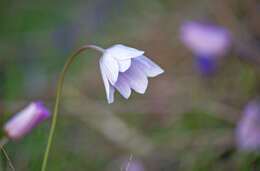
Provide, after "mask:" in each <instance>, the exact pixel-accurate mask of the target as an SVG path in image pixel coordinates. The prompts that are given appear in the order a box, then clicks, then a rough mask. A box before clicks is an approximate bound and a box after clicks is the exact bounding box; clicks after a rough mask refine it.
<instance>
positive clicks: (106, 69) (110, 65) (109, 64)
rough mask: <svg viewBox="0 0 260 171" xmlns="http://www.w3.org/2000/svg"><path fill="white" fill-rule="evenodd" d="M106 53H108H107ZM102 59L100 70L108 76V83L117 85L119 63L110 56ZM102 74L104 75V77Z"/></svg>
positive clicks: (107, 55) (104, 56)
mask: <svg viewBox="0 0 260 171" xmlns="http://www.w3.org/2000/svg"><path fill="white" fill-rule="evenodd" d="M105 53H106V52H105ZM105 53H104V55H103V56H102V57H101V58H100V61H99V64H100V68H101V69H102V71H103V74H104V75H105V76H106V78H107V79H108V81H109V82H110V83H111V84H112V85H114V84H115V83H116V80H117V77H118V72H119V66H118V63H117V61H116V60H115V59H114V58H112V57H111V56H110V54H106V55H105ZM103 74H102V75H103Z"/></svg>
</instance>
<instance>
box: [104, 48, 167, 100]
mask: <svg viewBox="0 0 260 171" xmlns="http://www.w3.org/2000/svg"><path fill="white" fill-rule="evenodd" d="M143 54H144V51H141V50H137V49H134V48H130V47H127V46H124V45H120V44H117V45H114V46H112V47H110V48H108V49H106V50H105V51H104V54H103V56H102V57H101V58H100V61H99V63H100V70H101V75H102V78H103V81H104V85H105V89H106V95H107V100H108V103H113V101H114V91H115V89H117V90H118V91H119V93H120V94H121V95H122V96H123V97H124V98H126V99H128V98H129V97H130V95H131V89H133V90H134V91H135V92H137V93H140V94H143V93H145V90H146V88H147V85H148V79H147V77H155V76H157V75H159V74H161V73H163V72H164V71H163V70H162V69H161V68H160V67H159V66H158V65H157V64H155V63H154V62H153V61H151V60H150V59H148V58H147V57H146V56H144V55H143Z"/></svg>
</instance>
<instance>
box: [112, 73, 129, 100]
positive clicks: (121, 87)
mask: <svg viewBox="0 0 260 171" xmlns="http://www.w3.org/2000/svg"><path fill="white" fill-rule="evenodd" d="M115 88H116V89H117V90H118V91H119V92H120V94H121V95H122V96H123V97H124V98H126V99H128V98H129V97H130V95H131V89H130V86H129V83H128V80H127V79H126V78H124V76H123V74H122V73H119V76H118V79H117V82H116V84H115Z"/></svg>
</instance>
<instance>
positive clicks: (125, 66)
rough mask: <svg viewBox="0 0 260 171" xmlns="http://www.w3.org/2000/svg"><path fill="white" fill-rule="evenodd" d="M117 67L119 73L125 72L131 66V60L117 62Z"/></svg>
mask: <svg viewBox="0 0 260 171" xmlns="http://www.w3.org/2000/svg"><path fill="white" fill-rule="evenodd" d="M117 62H118V65H119V71H120V72H125V71H126V70H128V69H129V68H130V66H131V59H125V60H117Z"/></svg>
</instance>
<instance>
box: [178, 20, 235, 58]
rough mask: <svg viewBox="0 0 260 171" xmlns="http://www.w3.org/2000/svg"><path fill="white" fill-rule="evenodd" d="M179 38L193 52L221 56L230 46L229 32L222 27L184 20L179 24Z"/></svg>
mask: <svg viewBox="0 0 260 171" xmlns="http://www.w3.org/2000/svg"><path fill="white" fill-rule="evenodd" d="M181 40H182V41H183V43H184V44H185V45H186V46H187V47H188V48H189V49H190V50H191V51H192V52H193V53H195V54H200V55H210V56H222V55H224V54H225V53H226V51H227V49H228V47H229V46H230V43H231V39H230V33H229V32H228V31H227V30H226V29H225V28H223V27H219V26H213V25H207V24H202V23H199V22H191V21H190V22H186V23H184V24H183V25H182V26H181Z"/></svg>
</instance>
